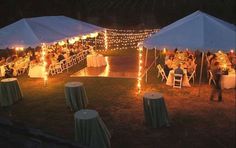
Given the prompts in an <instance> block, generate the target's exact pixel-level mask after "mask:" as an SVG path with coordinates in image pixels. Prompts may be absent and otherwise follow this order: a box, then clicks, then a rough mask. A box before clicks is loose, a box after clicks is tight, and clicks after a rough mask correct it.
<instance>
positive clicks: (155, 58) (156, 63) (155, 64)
mask: <svg viewBox="0 0 236 148" xmlns="http://www.w3.org/2000/svg"><path fill="white" fill-rule="evenodd" d="M156 59H157V49H156V48H155V66H156V65H157V60H156Z"/></svg>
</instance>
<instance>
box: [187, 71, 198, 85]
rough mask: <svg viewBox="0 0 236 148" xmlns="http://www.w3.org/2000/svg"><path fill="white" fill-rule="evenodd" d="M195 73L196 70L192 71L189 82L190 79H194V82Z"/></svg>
mask: <svg viewBox="0 0 236 148" xmlns="http://www.w3.org/2000/svg"><path fill="white" fill-rule="evenodd" d="M195 73H196V71H195V70H194V71H193V72H192V73H191V75H190V76H188V80H189V82H190V80H191V79H192V80H193V84H194V77H195Z"/></svg>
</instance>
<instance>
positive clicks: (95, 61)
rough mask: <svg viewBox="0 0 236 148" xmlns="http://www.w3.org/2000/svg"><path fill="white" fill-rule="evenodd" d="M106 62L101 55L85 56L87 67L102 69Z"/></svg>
mask: <svg viewBox="0 0 236 148" xmlns="http://www.w3.org/2000/svg"><path fill="white" fill-rule="evenodd" d="M105 65H107V64H106V60H105V57H104V56H103V55H100V54H98V55H96V54H89V55H87V67H102V66H105Z"/></svg>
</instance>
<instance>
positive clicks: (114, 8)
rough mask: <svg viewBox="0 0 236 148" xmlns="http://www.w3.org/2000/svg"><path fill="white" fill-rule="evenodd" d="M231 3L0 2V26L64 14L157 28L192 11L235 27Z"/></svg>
mask: <svg viewBox="0 0 236 148" xmlns="http://www.w3.org/2000/svg"><path fill="white" fill-rule="evenodd" d="M235 7H236V1H235V0H0V15H1V16H0V17H1V19H0V27H3V26H5V25H8V24H10V23H12V22H14V21H17V20H19V19H20V18H24V17H35V16H43V15H66V16H69V17H73V18H77V19H81V20H84V21H87V22H90V23H94V24H97V25H99V26H103V27H110V28H114V27H116V28H137V27H139V28H140V27H145V28H158V27H163V26H165V25H167V24H169V23H171V22H173V21H175V20H177V19H180V18H182V17H184V16H186V15H188V14H190V13H192V12H194V11H196V10H202V11H204V12H206V13H209V14H211V15H213V16H216V17H218V18H221V19H223V20H226V21H228V22H230V23H234V24H236V19H235Z"/></svg>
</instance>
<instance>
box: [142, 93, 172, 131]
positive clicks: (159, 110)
mask: <svg viewBox="0 0 236 148" xmlns="http://www.w3.org/2000/svg"><path fill="white" fill-rule="evenodd" d="M143 107H144V117H145V122H146V124H147V125H149V126H151V127H153V128H157V127H161V126H169V118H168V113H167V109H166V105H165V101H164V98H163V97H162V95H161V94H160V93H157V92H148V93H145V94H144V97H143Z"/></svg>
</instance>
